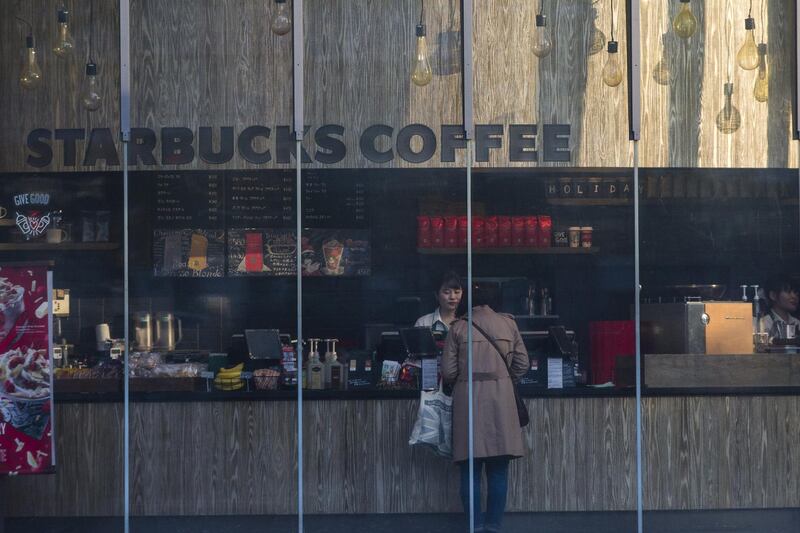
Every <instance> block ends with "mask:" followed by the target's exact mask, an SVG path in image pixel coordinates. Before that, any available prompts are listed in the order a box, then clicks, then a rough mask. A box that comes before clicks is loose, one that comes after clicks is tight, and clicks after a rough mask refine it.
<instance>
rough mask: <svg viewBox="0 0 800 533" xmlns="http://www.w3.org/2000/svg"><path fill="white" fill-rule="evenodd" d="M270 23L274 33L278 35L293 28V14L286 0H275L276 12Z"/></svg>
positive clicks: (284, 33)
mask: <svg viewBox="0 0 800 533" xmlns="http://www.w3.org/2000/svg"><path fill="white" fill-rule="evenodd" d="M270 25H271V26H272V33H274V34H276V35H286V34H287V33H289V32H290V31H291V30H292V16H291V15H290V14H289V7H288V6H287V5H286V0H275V14H274V15H273V16H272V22H271V23H270Z"/></svg>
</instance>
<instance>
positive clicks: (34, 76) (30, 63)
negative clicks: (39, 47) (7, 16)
mask: <svg viewBox="0 0 800 533" xmlns="http://www.w3.org/2000/svg"><path fill="white" fill-rule="evenodd" d="M15 18H16V19H17V20H18V21H20V22H22V23H23V24H25V25H26V26H27V27H28V35H27V36H26V37H25V60H24V62H23V65H22V72H21V73H20V75H19V84H20V85H21V86H22V88H23V89H35V88H36V87H38V86H39V85H41V83H42V69H41V68H39V62H38V61H37V59H36V46H35V41H34V38H33V26H32V25H31V23H30V22H28V21H27V20H25V19H23V18H20V17H19V16H16V15H15Z"/></svg>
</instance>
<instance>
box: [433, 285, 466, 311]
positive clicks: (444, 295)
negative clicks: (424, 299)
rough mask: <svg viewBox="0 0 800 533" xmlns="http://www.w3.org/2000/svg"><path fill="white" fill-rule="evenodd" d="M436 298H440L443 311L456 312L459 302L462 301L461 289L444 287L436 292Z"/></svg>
mask: <svg viewBox="0 0 800 533" xmlns="http://www.w3.org/2000/svg"><path fill="white" fill-rule="evenodd" d="M436 299H437V300H439V307H440V308H441V309H442V310H443V311H448V312H450V313H454V312H455V311H456V309H458V304H459V302H461V289H450V288H446V287H442V288H440V289H439V292H438V293H436Z"/></svg>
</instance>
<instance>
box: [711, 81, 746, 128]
mask: <svg viewBox="0 0 800 533" xmlns="http://www.w3.org/2000/svg"><path fill="white" fill-rule="evenodd" d="M732 97H733V84H732V83H731V82H728V83H726V84H725V105H723V106H722V109H721V110H720V112H719V113H718V114H717V129H718V130H719V131H721V132H722V133H734V132H735V131H736V130H738V129H739V126H741V125H742V116H741V115H740V114H739V110H738V109H736V106H734V105H733V103H732V102H731V98H732Z"/></svg>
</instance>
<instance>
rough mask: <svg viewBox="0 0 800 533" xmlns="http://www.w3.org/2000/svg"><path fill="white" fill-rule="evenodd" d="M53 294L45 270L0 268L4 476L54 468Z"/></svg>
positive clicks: (0, 463) (0, 466)
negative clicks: (51, 332) (51, 341)
mask: <svg viewBox="0 0 800 533" xmlns="http://www.w3.org/2000/svg"><path fill="white" fill-rule="evenodd" d="M51 295H52V274H51V273H50V272H48V271H47V267H45V266H35V265H29V266H22V265H15V266H2V265H0V302H2V305H0V474H10V475H17V474H41V473H48V472H52V471H53V469H54V466H55V453H54V450H55V447H54V438H53V424H52V417H51V414H52V413H53V394H52V384H53V381H52V377H51V369H52V364H51V357H50V352H51V346H50V338H51V335H50V330H51V325H52V323H51V318H52V315H51V309H52V305H51V304H52V302H51Z"/></svg>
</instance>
